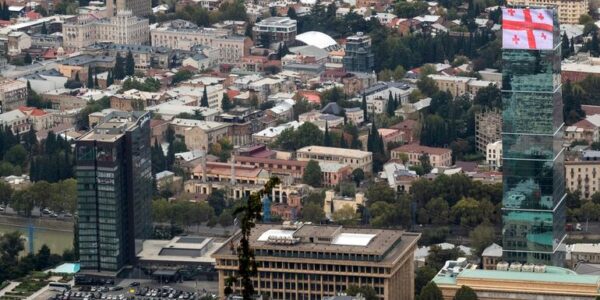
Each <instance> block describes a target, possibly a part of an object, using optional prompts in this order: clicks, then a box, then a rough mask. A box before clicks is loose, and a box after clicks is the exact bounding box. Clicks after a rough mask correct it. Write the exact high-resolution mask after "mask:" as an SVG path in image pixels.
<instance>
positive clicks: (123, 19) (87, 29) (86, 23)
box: [63, 10, 150, 51]
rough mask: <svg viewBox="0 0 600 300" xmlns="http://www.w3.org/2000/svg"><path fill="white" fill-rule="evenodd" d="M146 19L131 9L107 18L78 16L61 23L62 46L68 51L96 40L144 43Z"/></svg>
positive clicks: (147, 40) (146, 35)
mask: <svg viewBox="0 0 600 300" xmlns="http://www.w3.org/2000/svg"><path fill="white" fill-rule="evenodd" d="M149 31H150V27H149V23H148V19H144V18H140V17H138V16H135V15H133V14H132V12H131V11H128V10H125V11H119V12H118V13H117V15H116V16H112V17H110V18H108V19H97V18H96V17H94V16H93V15H84V16H78V17H77V18H76V19H75V20H74V21H70V22H65V23H64V24H63V47H64V48H65V50H69V51H79V50H80V49H82V48H84V47H87V46H89V45H92V44H94V43H98V42H109V43H115V44H131V45H145V44H148V42H149V40H150V32H149Z"/></svg>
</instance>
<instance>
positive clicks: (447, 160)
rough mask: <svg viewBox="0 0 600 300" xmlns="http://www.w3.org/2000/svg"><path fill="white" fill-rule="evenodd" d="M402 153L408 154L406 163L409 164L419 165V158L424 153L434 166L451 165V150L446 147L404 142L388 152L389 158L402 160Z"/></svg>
mask: <svg viewBox="0 0 600 300" xmlns="http://www.w3.org/2000/svg"><path fill="white" fill-rule="evenodd" d="M402 154H406V155H407V156H408V161H407V163H408V164H409V165H411V166H419V165H421V161H420V158H421V156H423V155H424V154H427V155H429V162H430V163H431V166H432V167H434V168H437V167H449V166H451V165H452V150H450V149H447V148H438V147H428V146H422V145H419V144H406V145H402V146H400V147H398V148H395V149H393V150H392V151H391V152H390V155H391V158H392V159H395V160H399V161H401V160H402Z"/></svg>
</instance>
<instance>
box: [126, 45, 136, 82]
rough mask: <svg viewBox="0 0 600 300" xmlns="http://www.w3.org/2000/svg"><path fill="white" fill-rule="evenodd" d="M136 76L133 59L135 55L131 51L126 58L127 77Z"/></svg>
mask: <svg viewBox="0 0 600 300" xmlns="http://www.w3.org/2000/svg"><path fill="white" fill-rule="evenodd" d="M134 74H135V60H134V59H133V53H131V50H129V52H127V56H126V57H125V75H127V76H133V75H134Z"/></svg>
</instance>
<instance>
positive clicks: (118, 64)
mask: <svg viewBox="0 0 600 300" xmlns="http://www.w3.org/2000/svg"><path fill="white" fill-rule="evenodd" d="M113 78H114V79H119V80H121V79H123V78H125V66H124V65H123V58H122V57H121V54H120V53H118V52H117V56H116V58H115V67H114V69H113Z"/></svg>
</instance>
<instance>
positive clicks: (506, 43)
mask: <svg viewBox="0 0 600 300" xmlns="http://www.w3.org/2000/svg"><path fill="white" fill-rule="evenodd" d="M553 13H554V12H553V11H552V10H550V9H529V8H523V9H521V8H503V9H502V48H504V49H532V50H550V49H553V48H554V41H553V35H554V24H553V18H552V16H553Z"/></svg>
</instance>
